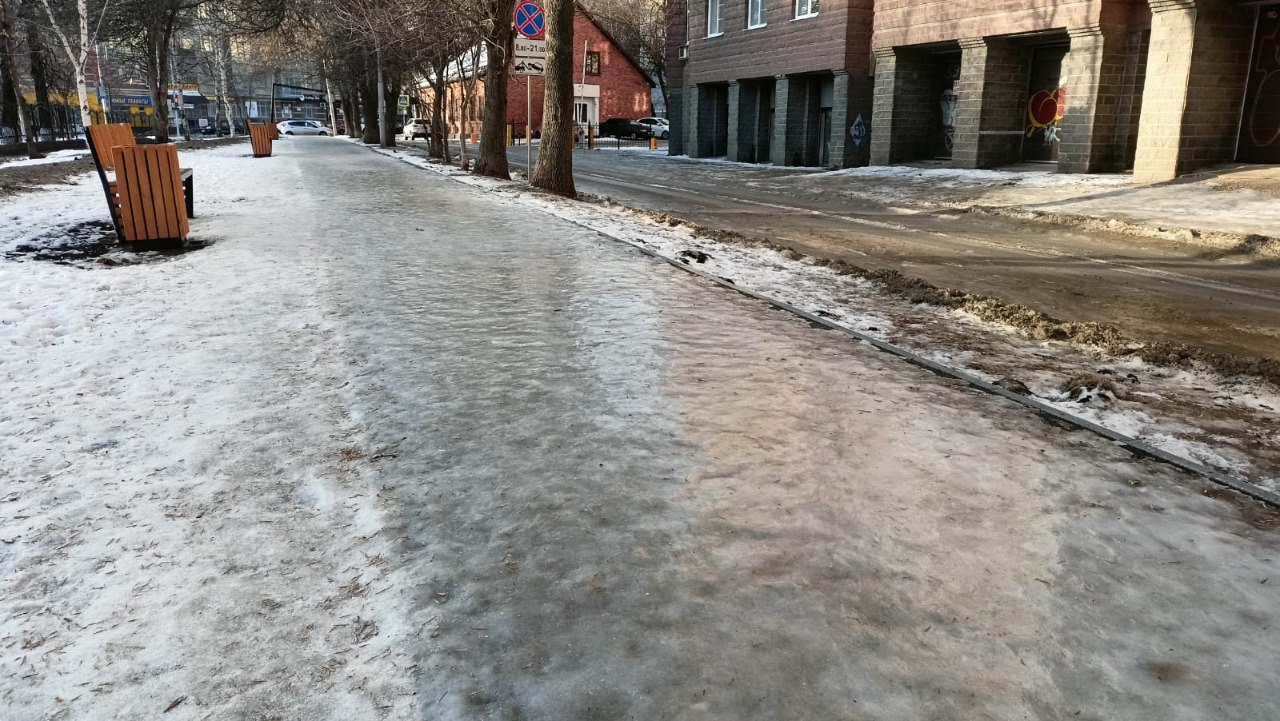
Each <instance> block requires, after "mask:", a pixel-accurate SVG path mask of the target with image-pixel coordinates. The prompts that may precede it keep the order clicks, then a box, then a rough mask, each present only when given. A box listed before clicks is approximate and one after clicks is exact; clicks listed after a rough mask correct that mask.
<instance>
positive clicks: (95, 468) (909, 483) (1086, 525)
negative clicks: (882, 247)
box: [0, 139, 1280, 721]
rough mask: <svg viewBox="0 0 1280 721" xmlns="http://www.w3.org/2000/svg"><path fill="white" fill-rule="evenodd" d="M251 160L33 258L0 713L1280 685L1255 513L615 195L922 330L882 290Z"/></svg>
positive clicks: (76, 205)
mask: <svg viewBox="0 0 1280 721" xmlns="http://www.w3.org/2000/svg"><path fill="white" fill-rule="evenodd" d="M246 155H247V147H246V146H244V145H240V146H237V147H229V148H220V149H215V150H210V151H208V152H207V153H193V154H190V155H189V158H190V162H191V164H192V165H193V166H194V167H195V168H196V171H197V178H199V179H202V180H201V181H200V182H204V183H207V184H208V185H207V187H202V186H198V188H201V191H202V192H201V195H200V196H199V198H200V199H201V201H200V202H199V203H198V205H197V211H198V213H199V214H200V217H198V218H197V219H196V221H195V223H194V224H193V232H194V233H195V234H196V235H197V237H198V238H200V239H203V240H213V241H215V242H214V243H213V244H212V245H211V246H210V247H208V248H205V249H203V250H199V251H197V252H193V253H189V254H187V255H184V256H180V257H178V258H174V259H169V260H167V261H163V262H154V263H150V264H146V265H135V266H124V267H121V266H111V267H92V268H81V267H70V266H57V265H52V264H48V263H37V262H32V261H26V262H11V261H0V309H2V312H3V313H4V317H3V318H2V319H0V321H2V322H0V397H2V398H3V399H4V405H3V406H0V439H2V440H0V458H3V461H4V465H3V466H0V489H2V495H0V541H3V545H0V653H2V655H0V718H4V719H5V720H6V721H8V719H10V718H12V719H16V720H17V721H34V720H35V719H40V720H41V721H44V720H45V719H48V718H50V717H56V718H63V719H72V720H76V721H78V720H80V719H85V720H92V721H96V720H97V719H101V718H156V717H161V718H165V719H170V718H172V719H180V720H183V721H196V720H197V719H201V720H202V719H206V718H209V719H223V718H226V719H268V718H281V719H317V720H320V719H333V720H334V721H364V719H381V718H388V719H406V720H409V719H415V720H416V719H440V720H441V721H451V720H452V719H473V718H527V719H563V718H592V717H595V718H628V717H630V718H642V719H667V718H700V719H707V720H708V721H740V720H741V719H748V718H758V717H761V716H767V717H775V718H813V719H829V718H830V719H834V718H842V717H847V716H848V715H849V714H850V713H853V712H855V711H861V712H862V713H866V714H870V715H879V716H883V717H885V718H916V717H923V716H928V715H929V714H930V713H931V712H933V711H934V710H936V709H939V708H941V709H943V711H945V712H946V713H951V714H952V715H954V716H956V717H957V718H993V719H1015V718H1028V717H1031V718H1035V717H1041V718H1056V717H1059V716H1062V717H1068V718H1075V717H1077V716H1078V717H1081V718H1138V717H1141V716H1142V715H1143V714H1144V713H1150V711H1151V709H1153V708H1154V709H1157V713H1160V714H1162V717H1163V718H1170V719H1178V721H1194V720H1198V719H1202V718H1208V717H1214V718H1230V719H1236V720H1238V721H1244V720H1245V719H1250V720H1252V719H1261V718H1270V716H1271V715H1273V714H1270V711H1271V710H1273V708H1274V694H1273V693H1272V690H1273V689H1272V687H1273V680H1274V679H1273V675H1274V673H1273V669H1274V668H1276V666H1277V663H1280V643H1277V641H1276V637H1275V634H1274V631H1272V632H1268V631H1267V629H1268V628H1274V625H1271V626H1268V625H1267V624H1268V618H1269V616H1268V613H1270V609H1273V608H1274V605H1275V593H1276V587H1275V585H1274V584H1268V583H1266V582H1265V580H1264V579H1267V578H1271V577H1272V576H1273V575H1274V566H1275V564H1274V560H1273V559H1274V549H1275V543H1276V538H1275V532H1274V530H1269V529H1270V528H1271V527H1270V526H1268V525H1267V524H1271V523H1274V518H1273V517H1272V516H1269V515H1267V514H1265V513H1263V512H1260V511H1259V509H1258V508H1257V507H1256V504H1252V503H1251V502H1249V501H1247V500H1242V499H1240V498H1239V497H1237V496H1234V495H1229V496H1223V495H1221V494H1220V493H1219V492H1217V491H1216V490H1215V488H1213V487H1210V486H1208V485H1207V484H1204V483H1201V482H1200V481H1199V480H1198V479H1196V478H1193V477H1190V476H1187V475H1186V474H1182V473H1179V472H1176V471H1173V470H1172V469H1170V468H1169V467H1167V466H1162V465H1159V464H1153V463H1151V462H1150V461H1148V460H1146V459H1142V458H1135V457H1134V456H1133V455H1132V454H1130V453H1128V452H1125V451H1124V450H1122V449H1119V448H1117V447H1115V446H1114V445H1113V444H1111V443H1108V442H1104V441H1102V440H1100V439H1098V438H1096V437H1093V436H1090V435H1087V434H1081V433H1078V432H1073V431H1069V430H1064V429H1061V428H1058V427H1056V426H1053V425H1049V424H1045V423H1042V422H1041V421H1039V420H1038V419H1037V418H1036V417H1035V416H1034V415H1031V414H1029V413H1027V412H1026V410H1025V409H1023V408H1021V407H1019V406H1016V405H1013V404H1009V403H1007V402H1005V401H1004V400H1003V399H998V398H993V397H991V396H986V395H981V394H975V393H973V392H972V391H971V390H969V389H967V388H964V387H960V386H958V385H957V384H955V383H953V382H950V381H947V380H944V379H939V378H937V377H935V376H933V375H931V374H929V373H927V372H924V371H921V370H919V369H916V368H913V367H910V366H907V365H905V364H903V363H901V362H900V361H898V360H897V359H894V358H891V357H888V356H884V355H882V354H880V353H877V352H873V351H871V350H869V349H867V348H866V347H865V346H863V345H861V344H858V343H853V342H850V341H849V340H848V339H846V338H845V337H843V336H840V335H839V334H835V333H831V332H827V331H820V330H815V329H814V328H812V327H810V326H809V325H808V324H806V323H804V322H801V321H799V320H798V319H797V318H795V317H794V316H791V315H788V314H784V313H780V312H777V311H776V310H773V309H770V308H768V307H766V306H764V305H762V304H760V303H758V302H757V301H753V300H750V299H747V298H744V297H742V296H740V295H738V294H734V293H730V292H727V291H725V290H723V289H721V288H718V287H715V286H712V285H710V284H709V283H707V282H706V281H705V280H703V279H699V278H695V277H692V276H689V275H688V274H685V273H681V272H678V271H676V270H674V269H672V268H671V267H669V266H668V265H667V264H664V263H660V262H657V261H655V260H654V259H652V258H649V257H647V256H644V255H642V254H640V253H638V252H636V251H635V250H634V249H633V248H631V247H628V246H626V245H621V244H619V243H617V242H615V241H614V240H610V239H606V238H603V237H601V235H600V234H599V233H598V232H597V231H596V230H594V229H593V226H595V227H598V228H602V229H603V230H605V231H607V232H609V233H610V234H611V236H612V237H623V238H624V239H626V240H628V242H634V243H636V244H639V243H648V244H650V247H656V248H658V249H659V250H662V251H664V252H667V251H671V252H678V251H680V250H689V251H690V252H692V251H695V250H699V249H700V248H701V249H704V250H702V251H701V252H704V253H706V254H707V255H709V256H710V257H708V258H706V259H705V260H704V261H703V262H702V263H700V264H699V265H701V266H703V267H709V268H711V269H713V270H714V271H715V272H716V273H717V274H721V275H727V274H730V273H735V274H737V273H739V271H741V274H738V275H734V276H733V277H734V278H735V280H739V281H741V282H744V283H745V282H748V281H750V282H752V283H761V284H767V283H772V284H773V285H772V286H770V287H773V288H778V289H782V290H786V289H788V288H790V289H791V290H793V291H795V292H796V293H797V294H798V295H801V296H803V297H801V298H800V300H801V301H803V302H806V303H812V304H817V307H820V308H823V309H826V308H828V307H829V308H833V309H834V310H831V311H828V312H833V313H834V312H837V311H839V312H844V313H846V315H845V316H842V318H843V319H844V320H846V321H848V322H863V323H866V326H865V327H864V328H863V329H864V330H866V331H868V332H877V331H876V330H874V329H877V328H878V329H880V331H883V332H884V333H885V334H886V335H890V334H902V335H905V334H907V332H908V331H909V330H910V328H908V324H909V322H911V321H912V320H913V319H912V318H911V317H908V316H906V315H902V314H900V313H899V310H900V309H898V308H897V307H888V306H885V307H884V308H883V310H882V311H881V312H880V314H879V315H872V314H871V313H870V312H869V311H868V309H867V308H866V307H864V306H857V305H855V304H854V303H853V302H850V303H843V304H841V303H836V304H829V305H822V303H828V301H830V300H832V299H833V298H834V299H836V300H840V301H844V300H845V294H848V299H849V300H850V301H857V302H859V303H861V302H866V303H869V304H874V303H881V302H882V301H883V299H882V298H880V297H878V296H877V295H876V294H875V293H874V292H871V291H866V290H865V289H860V286H861V285H862V284H861V283H859V282H858V281H857V280H856V279H851V278H848V277H846V276H839V275H838V274H832V275H830V276H828V275H824V274H825V273H827V270H826V269H823V268H820V267H818V266H815V265H813V264H811V263H804V262H801V261H797V260H794V259H791V258H787V257H785V256H782V255H780V254H777V253H776V252H775V251H772V250H770V249H768V248H741V249H737V248H735V246H733V245H732V244H719V245H717V244H715V243H711V242H709V241H707V240H706V239H703V238H699V237H697V236H696V235H695V234H693V233H691V232H690V231H689V230H688V229H686V228H664V227H662V226H660V225H658V224H655V223H653V222H652V221H651V220H649V219H647V218H643V217H639V216H635V215H632V214H628V213H625V212H623V211H619V210H618V209H616V208H607V207H602V206H599V205H590V204H582V203H569V202H567V201H566V202H561V201H555V200H554V199H550V200H549V199H546V198H545V197H542V196H536V195H530V194H528V193H526V191H524V190H523V189H520V188H518V187H516V186H514V185H512V184H486V183H484V182H483V181H480V182H481V184H484V185H485V187H486V189H488V190H491V191H495V192H479V191H478V190H477V189H476V188H467V187H464V186H461V185H458V184H456V183H451V182H447V181H445V180H444V179H442V178H438V177H435V176H429V175H424V174H423V173H422V172H421V171H419V170H418V169H416V168H412V167H409V166H408V165H405V164H401V163H395V162H392V161H391V160H389V159H387V158H384V157H380V156H378V155H376V154H374V153H370V152H367V151H364V150H360V149H357V148H354V147H351V146H350V145H348V144H345V143H340V142H338V141H334V140H325V139H316V140H309V139H308V140H290V141H281V142H280V143H279V144H278V145H277V157H275V158H270V159H258V160H254V159H249V158H247V157H245V156H246ZM185 157H188V156H184V158H185ZM416 160H419V159H415V161H416ZM55 207H65V208H69V209H70V210H68V211H66V212H65V213H64V216H63V217H62V218H61V219H58V220H56V221H50V219H49V218H47V217H46V218H45V219H43V220H33V219H31V218H29V217H27V215H28V214H29V213H33V212H44V211H51V210H52V209H54V208H55ZM544 211H546V212H544ZM101 212H102V208H101V197H100V193H99V191H98V190H97V189H96V188H95V187H94V186H93V185H92V183H90V182H88V181H86V182H85V183H83V184H81V185H77V186H75V187H71V188H65V189H61V190H58V191H48V192H41V193H36V194H31V195H30V196H27V199H25V200H22V201H21V202H20V203H15V202H4V203H0V217H3V218H6V219H7V218H14V219H15V223H14V224H13V225H6V226H4V227H5V230H4V231H3V232H4V239H3V241H0V251H2V250H4V249H5V248H8V247H11V246H12V245H13V244H14V243H16V242H19V241H21V240H22V238H23V237H29V236H30V235H32V234H39V233H42V232H47V231H48V230H49V224H50V223H51V222H63V223H76V222H80V221H83V220H85V219H89V218H100V217H101V215H100V214H101ZM548 213H550V215H548ZM42 223H43V224H44V225H43V227H42V225H41V224H42ZM10 228H12V230H10ZM704 242H705V243H706V244H705V245H704ZM739 251H740V252H739ZM757 251H759V252H758V253H757ZM765 251H767V253H766V252H765ZM770 253H772V254H773V255H770ZM766 260H767V261H768V263H767V264H766V265H761V261H766ZM690 262H693V263H697V262H698V261H697V260H696V258H692V259H691V260H690ZM753 269H754V270H753ZM810 271H812V274H811V275H805V273H809V272H810ZM864 291H865V292H864ZM833 292H835V293H838V295H835V296H833V295H832V293H833ZM842 309H843V310H842ZM915 320H916V321H918V322H920V323H921V324H922V325H923V324H924V323H925V322H926V321H927V320H928V319H927V318H925V317H924V316H919V317H917V318H916V319H915ZM879 323H884V325H883V326H881V325H878V324H879ZM951 328H952V329H953V330H956V332H958V333H964V334H972V333H975V332H977V331H976V330H975V328H978V329H979V330H981V329H980V327H978V326H964V325H954V326H951ZM987 330H990V329H987ZM1049 350H1052V349H1049ZM1033 351H1034V349H1033ZM1049 355H1050V356H1052V355H1053V354H1052V353H1051V352H1050V353H1049ZM1015 360H1016V359H1015ZM1144 384H1145V381H1144ZM1144 387H1146V386H1145V385H1144ZM1166 649H1168V650H1166ZM1166 678H1176V679H1178V683H1163V682H1162V681H1163V679H1166ZM940 698H942V699H944V701H942V702H940V701H939V699H940ZM940 703H941V704H943V706H939V704H940ZM855 704H856V706H855ZM1222 709H1227V711H1226V712H1224V711H1223V710H1222Z"/></svg>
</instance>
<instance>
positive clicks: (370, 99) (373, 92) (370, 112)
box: [360, 79, 382, 145]
mask: <svg viewBox="0 0 1280 721" xmlns="http://www.w3.org/2000/svg"><path fill="white" fill-rule="evenodd" d="M379 95H381V93H380V92H379V91H378V82H377V80H376V79H375V80H374V81H373V82H367V81H366V82H365V85H364V87H363V88H361V89H360V112H361V113H362V114H363V116H364V135H363V137H361V138H360V140H361V142H363V143H365V144H366V145H374V144H376V143H377V142H378V128H379V127H380V126H381V125H382V123H381V122H380V121H379V120H378V105H379V102H380V101H379V100H378V96H379Z"/></svg>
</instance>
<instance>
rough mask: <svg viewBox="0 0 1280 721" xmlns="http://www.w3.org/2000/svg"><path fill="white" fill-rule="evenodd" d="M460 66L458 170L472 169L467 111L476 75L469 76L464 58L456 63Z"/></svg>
mask: <svg viewBox="0 0 1280 721" xmlns="http://www.w3.org/2000/svg"><path fill="white" fill-rule="evenodd" d="M456 65H457V66H458V77H459V78H461V80H460V81H459V82H458V93H459V98H458V168H459V169H461V170H470V169H471V159H470V158H469V157H467V119H468V117H469V115H468V113H467V111H468V110H469V108H468V107H467V103H469V102H470V101H471V89H472V88H473V87H474V86H475V80H476V79H475V75H474V74H472V75H467V72H466V68H465V67H464V66H463V65H462V58H461V57H459V58H458V59H457V61H456Z"/></svg>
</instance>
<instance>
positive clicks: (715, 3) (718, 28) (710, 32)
mask: <svg viewBox="0 0 1280 721" xmlns="http://www.w3.org/2000/svg"><path fill="white" fill-rule="evenodd" d="M726 4H727V3H726V2H725V0H707V37H709V38H718V37H720V36H721V35H724V6H725V5H726ZM712 10H714V11H715V12H714V13H713V12H712ZM713 19H714V20H715V25H712V20H713Z"/></svg>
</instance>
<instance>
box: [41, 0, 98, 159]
mask: <svg viewBox="0 0 1280 721" xmlns="http://www.w3.org/2000/svg"><path fill="white" fill-rule="evenodd" d="M42 4H43V5H44V9H45V12H46V13H47V14H48V16H49V27H50V28H51V29H52V30H53V32H54V34H55V35H57V37H58V40H59V42H61V43H62V49H63V51H64V52H65V53H66V54H67V61H68V63H69V64H70V66H71V68H72V70H73V71H74V73H75V80H76V93H77V95H78V96H79V100H80V124H81V125H82V126H84V127H85V128H86V130H85V142H86V143H87V142H88V130H87V129H88V127H89V126H90V125H91V124H93V116H92V115H90V113H89V83H88V81H86V80H85V76H84V67H85V63H87V62H88V61H89V51H90V50H91V49H92V47H93V43H94V40H95V39H96V33H95V34H94V35H93V36H91V35H90V34H89V6H88V3H87V2H86V0H76V21H77V22H76V26H77V27H76V29H77V37H76V43H75V45H74V46H73V45H72V44H71V40H70V38H68V37H67V34H66V33H65V32H63V29H62V27H61V26H60V25H58V21H57V18H55V17H54V14H53V6H52V5H50V4H49V0H42ZM108 4H109V0H108V2H104V4H103V5H102V10H103V12H105V11H106V9H107V6H108Z"/></svg>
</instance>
